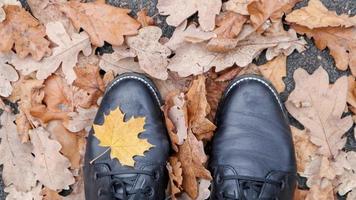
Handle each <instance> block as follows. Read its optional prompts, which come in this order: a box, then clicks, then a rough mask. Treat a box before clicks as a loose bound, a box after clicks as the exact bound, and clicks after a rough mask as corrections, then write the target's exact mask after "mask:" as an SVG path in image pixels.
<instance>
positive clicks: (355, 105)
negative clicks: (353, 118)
mask: <svg viewBox="0 0 356 200" xmlns="http://www.w3.org/2000/svg"><path fill="white" fill-rule="evenodd" d="M348 81H349V89H348V92H347V103H348V104H350V106H349V109H350V110H351V111H352V112H353V113H354V114H356V78H355V77H354V76H349V78H348Z"/></svg>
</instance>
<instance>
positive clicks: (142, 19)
mask: <svg viewBox="0 0 356 200" xmlns="http://www.w3.org/2000/svg"><path fill="white" fill-rule="evenodd" d="M147 13H148V11H147V9H142V10H140V11H138V12H137V21H138V22H139V23H140V24H141V26H142V27H146V26H153V25H155V21H154V19H153V18H152V17H150V16H148V14H147Z"/></svg>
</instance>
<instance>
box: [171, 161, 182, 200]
mask: <svg viewBox="0 0 356 200" xmlns="http://www.w3.org/2000/svg"><path fill="white" fill-rule="evenodd" d="M167 170H168V175H169V181H170V187H171V195H172V199H176V194H178V193H180V192H181V191H182V184H183V177H182V163H181V162H179V160H178V158H177V157H169V162H168V163H167Z"/></svg>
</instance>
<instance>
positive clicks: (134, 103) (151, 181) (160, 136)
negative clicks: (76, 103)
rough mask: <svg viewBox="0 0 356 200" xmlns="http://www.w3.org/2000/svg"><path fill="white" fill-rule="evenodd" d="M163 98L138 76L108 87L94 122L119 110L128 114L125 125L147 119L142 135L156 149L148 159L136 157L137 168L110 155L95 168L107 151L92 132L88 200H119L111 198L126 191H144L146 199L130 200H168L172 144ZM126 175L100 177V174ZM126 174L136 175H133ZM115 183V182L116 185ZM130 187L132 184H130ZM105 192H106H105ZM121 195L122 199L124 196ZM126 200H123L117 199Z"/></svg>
mask: <svg viewBox="0 0 356 200" xmlns="http://www.w3.org/2000/svg"><path fill="white" fill-rule="evenodd" d="M160 106H161V105H160V97H159V94H158V92H157V90H156V89H155V87H154V85H153V83H152V82H151V81H150V80H148V79H147V78H146V77H144V76H142V75H138V74H133V73H130V74H125V75H121V76H119V77H118V78H116V79H115V80H114V81H113V83H112V84H111V85H110V86H109V87H108V89H107V91H106V93H105V94H104V97H103V99H102V102H101V105H100V107H99V110H98V112H97V115H96V117H95V120H94V124H99V125H102V124H103V123H104V114H105V115H108V114H109V112H110V111H111V110H114V109H115V108H117V107H119V108H120V109H121V111H122V112H123V113H125V121H127V120H128V119H129V118H131V117H138V116H141V117H146V123H145V126H144V129H145V131H144V132H143V133H141V134H140V135H139V137H140V138H147V139H148V141H149V143H151V144H153V145H154V146H155V147H153V148H151V149H150V150H149V151H146V152H145V154H144V155H145V156H136V157H134V160H135V167H134V168H132V167H126V166H122V165H121V164H120V163H119V161H118V160H117V159H111V158H110V151H109V152H107V153H105V154H104V155H103V156H101V157H100V158H99V159H97V160H96V161H95V162H94V163H93V164H90V161H92V160H93V159H94V158H96V157H98V156H99V155H100V154H102V153H103V152H104V151H105V150H106V149H107V147H100V146H99V145H98V144H99V141H98V140H97V139H96V137H95V136H94V135H93V134H94V133H93V130H91V131H90V133H89V136H88V139H87V147H86V154H85V166H84V178H85V179H84V182H85V194H86V199H87V200H96V199H102V200H106V199H108V200H109V199H110V200H111V199H115V198H113V196H112V195H111V194H110V191H107V190H111V191H114V193H118V194H120V195H121V193H122V192H123V186H122V185H125V186H124V187H125V188H124V189H125V190H126V191H127V194H130V192H132V191H137V190H144V191H145V193H148V195H146V196H145V197H138V198H137V195H136V197H135V195H128V196H127V199H135V198H136V199H164V197H165V189H166V185H167V181H168V174H167V170H166V161H167V159H168V156H169V148H170V144H169V140H168V137H167V133H166V128H165V124H164V120H163V114H162V112H161V109H160ZM135 170H136V171H137V170H139V171H145V172H147V173H149V174H151V175H147V174H136V171H135ZM115 172H122V174H119V175H117V174H115V175H108V176H98V174H110V173H115ZM126 172H135V173H133V174H130V173H126ZM113 181H114V182H113ZM127 182H128V183H130V184H127ZM103 191H104V192H103ZM120 195H119V196H120ZM116 198H118V199H124V198H123V197H122V198H121V197H116Z"/></svg>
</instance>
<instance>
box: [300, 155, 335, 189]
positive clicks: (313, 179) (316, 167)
mask: <svg viewBox="0 0 356 200" xmlns="http://www.w3.org/2000/svg"><path fill="white" fill-rule="evenodd" d="M334 166H335V163H334V162H331V161H329V159H328V158H327V157H325V156H319V155H316V154H314V155H313V156H312V159H311V162H310V163H308V165H306V167H305V170H304V172H303V173H301V175H302V176H304V177H307V178H308V180H307V182H306V185H307V186H308V187H309V188H312V187H315V186H318V187H319V186H320V185H322V183H323V182H325V181H331V180H334V179H335V178H336V176H337V175H340V174H339V173H338V174H337V172H338V171H336V170H335V168H334Z"/></svg>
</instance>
